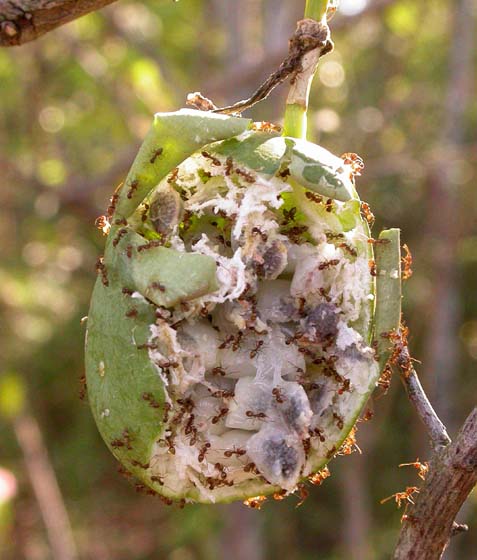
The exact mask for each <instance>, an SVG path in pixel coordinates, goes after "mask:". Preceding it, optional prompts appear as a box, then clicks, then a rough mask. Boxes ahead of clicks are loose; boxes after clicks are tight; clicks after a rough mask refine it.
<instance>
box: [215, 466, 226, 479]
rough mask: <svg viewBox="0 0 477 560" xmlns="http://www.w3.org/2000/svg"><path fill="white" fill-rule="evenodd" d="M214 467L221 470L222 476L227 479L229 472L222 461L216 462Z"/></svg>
mask: <svg viewBox="0 0 477 560" xmlns="http://www.w3.org/2000/svg"><path fill="white" fill-rule="evenodd" d="M214 468H215V469H216V470H218V471H219V472H220V478H221V479H222V480H225V479H226V478H227V472H226V470H225V467H224V465H222V463H215V465H214Z"/></svg>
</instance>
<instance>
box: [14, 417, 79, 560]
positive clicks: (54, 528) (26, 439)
mask: <svg viewBox="0 0 477 560" xmlns="http://www.w3.org/2000/svg"><path fill="white" fill-rule="evenodd" d="M13 428H14V431H15V435H16V438H17V441H18V444H19V445H20V447H21V450H22V452H23V456H24V459H25V465H26V469H27V472H28V476H29V478H30V481H31V484H32V487H33V491H34V493H35V496H36V499H37V501H38V505H39V507H40V511H41V515H42V517H43V521H44V523H45V527H46V530H47V534H48V540H49V541H50V545H51V552H52V558H53V559H54V560H75V558H77V553H76V547H75V543H74V540H73V533H72V530H71V524H70V520H69V518H68V512H67V511H66V507H65V504H64V502H63V498H62V496H61V491H60V488H59V486H58V481H57V479H56V475H55V471H54V469H53V467H52V466H51V463H50V460H49V458H48V452H47V450H46V447H45V444H44V442H43V438H42V435H41V431H40V427H39V426H38V423H37V421H36V420H35V418H34V417H33V416H31V415H30V414H27V413H22V414H20V415H19V416H18V417H16V418H15V420H14V422H13Z"/></svg>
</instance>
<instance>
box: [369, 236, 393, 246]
mask: <svg viewBox="0 0 477 560" xmlns="http://www.w3.org/2000/svg"><path fill="white" fill-rule="evenodd" d="M368 243H369V244H370V245H387V244H388V243H391V240H390V239H373V238H372V237H370V238H369V239H368Z"/></svg>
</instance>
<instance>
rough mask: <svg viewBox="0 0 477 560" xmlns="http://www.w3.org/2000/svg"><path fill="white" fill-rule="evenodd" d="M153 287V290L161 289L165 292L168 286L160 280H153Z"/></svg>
mask: <svg viewBox="0 0 477 560" xmlns="http://www.w3.org/2000/svg"><path fill="white" fill-rule="evenodd" d="M151 288H152V289H153V290H159V291H160V292H163V293H164V292H165V291H166V287H165V286H164V284H161V283H160V282H152V284H151Z"/></svg>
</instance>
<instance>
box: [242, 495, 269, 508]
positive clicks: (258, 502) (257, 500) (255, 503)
mask: <svg viewBox="0 0 477 560" xmlns="http://www.w3.org/2000/svg"><path fill="white" fill-rule="evenodd" d="M266 499H267V498H266V497H265V496H255V497H254V498H249V499H248V500H245V501H244V505H245V506H247V507H249V508H251V509H258V510H259V509H261V508H262V505H263V502H265V500H266Z"/></svg>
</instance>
